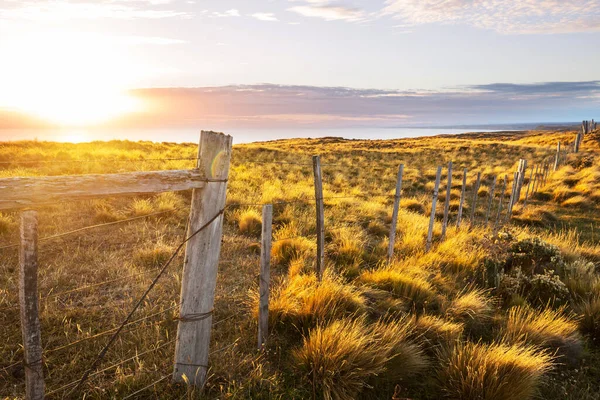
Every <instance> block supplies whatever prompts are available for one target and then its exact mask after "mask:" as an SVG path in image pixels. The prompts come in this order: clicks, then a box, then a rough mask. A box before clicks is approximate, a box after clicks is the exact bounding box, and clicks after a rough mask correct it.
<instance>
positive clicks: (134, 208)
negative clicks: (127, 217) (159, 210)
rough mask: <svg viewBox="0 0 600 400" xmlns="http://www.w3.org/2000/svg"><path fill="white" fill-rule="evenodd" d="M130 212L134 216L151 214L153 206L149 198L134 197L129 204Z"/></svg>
mask: <svg viewBox="0 0 600 400" xmlns="http://www.w3.org/2000/svg"><path fill="white" fill-rule="evenodd" d="M131 212H132V213H133V215H134V216H136V217H139V216H143V215H148V214H152V213H153V212H154V206H153V205H152V202H151V201H150V200H147V199H136V200H134V201H133V203H132V204H131Z"/></svg>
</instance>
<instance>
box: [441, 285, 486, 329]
mask: <svg viewBox="0 0 600 400" xmlns="http://www.w3.org/2000/svg"><path fill="white" fill-rule="evenodd" d="M493 311H494V308H493V302H492V300H491V299H490V298H489V296H488V294H487V292H486V291H485V290H482V289H473V290H470V291H465V292H463V293H460V294H459V295H458V296H456V298H455V299H454V300H452V302H451V303H450V305H449V306H448V308H447V310H446V313H447V315H449V316H451V317H452V318H453V319H455V320H458V321H463V322H464V321H469V320H475V319H486V318H489V317H490V316H491V314H492V313H493Z"/></svg>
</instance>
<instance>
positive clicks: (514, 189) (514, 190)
mask: <svg viewBox="0 0 600 400" xmlns="http://www.w3.org/2000/svg"><path fill="white" fill-rule="evenodd" d="M518 180H519V173H518V172H515V173H514V175H513V185H512V190H511V194H510V200H509V201H508V208H507V209H506V222H509V221H510V219H511V217H512V211H513V206H514V204H515V196H516V195H517V185H518V184H519V183H518Z"/></svg>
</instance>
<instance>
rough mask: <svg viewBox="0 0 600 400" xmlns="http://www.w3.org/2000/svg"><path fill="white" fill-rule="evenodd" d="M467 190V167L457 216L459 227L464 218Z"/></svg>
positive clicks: (464, 171)
mask: <svg viewBox="0 0 600 400" xmlns="http://www.w3.org/2000/svg"><path fill="white" fill-rule="evenodd" d="M466 190H467V169H466V168H465V169H464V170H463V179H462V189H461V190H460V203H459V205H458V215H457V217H456V227H457V228H460V221H461V220H462V214H463V207H464V204H465V192H466Z"/></svg>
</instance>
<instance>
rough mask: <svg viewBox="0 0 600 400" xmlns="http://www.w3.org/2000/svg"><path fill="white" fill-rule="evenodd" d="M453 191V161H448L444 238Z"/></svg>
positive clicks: (443, 226)
mask: <svg viewBox="0 0 600 400" xmlns="http://www.w3.org/2000/svg"><path fill="white" fill-rule="evenodd" d="M451 191H452V161H450V162H448V181H447V182H446V198H445V199H444V200H445V201H444V220H443V221H442V240H444V239H445V238H446V229H447V227H448V214H449V212H450V192H451Z"/></svg>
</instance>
